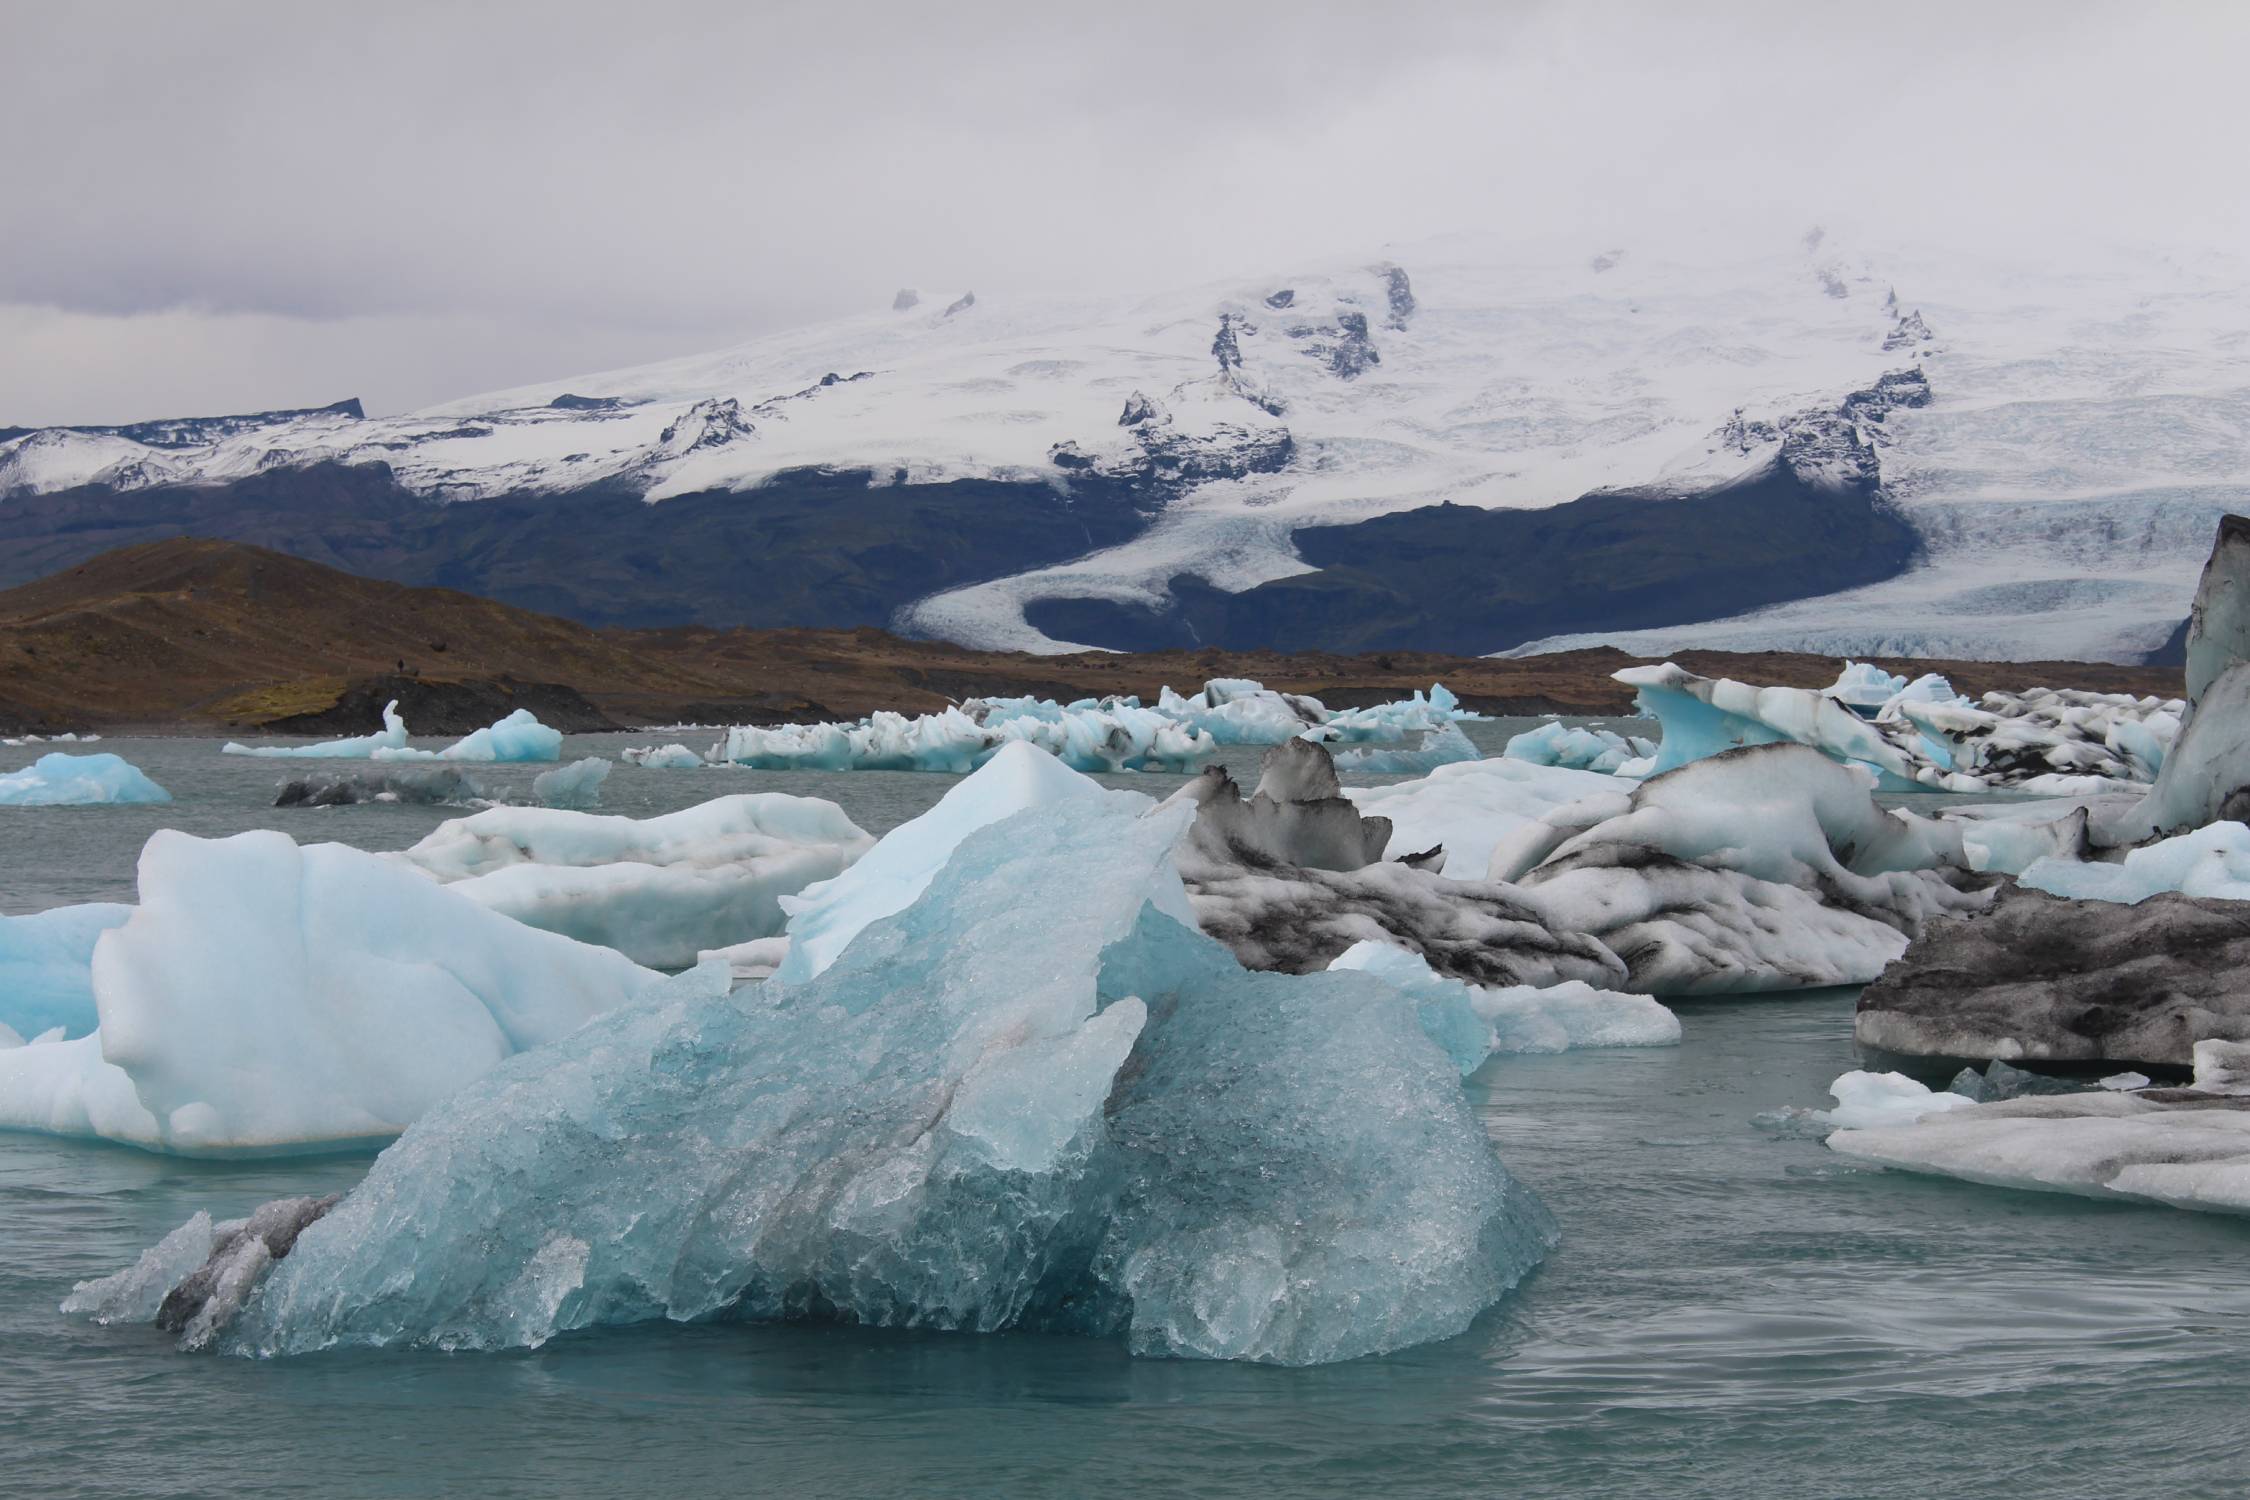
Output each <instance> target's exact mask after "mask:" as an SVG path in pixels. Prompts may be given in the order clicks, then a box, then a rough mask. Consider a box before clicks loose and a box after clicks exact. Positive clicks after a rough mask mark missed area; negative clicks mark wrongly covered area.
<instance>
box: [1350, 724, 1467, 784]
mask: <svg viewBox="0 0 2250 1500" xmlns="http://www.w3.org/2000/svg"><path fill="white" fill-rule="evenodd" d="M1483 753H1484V752H1483V751H1481V750H1479V749H1477V747H1476V745H1475V744H1474V743H1473V742H1472V741H1471V740H1470V739H1469V737H1468V736H1467V735H1465V734H1463V733H1462V732H1461V730H1460V728H1459V726H1457V725H1453V724H1448V725H1446V726H1444V727H1443V728H1441V729H1432V730H1427V731H1425V732H1423V733H1422V734H1421V736H1420V743H1419V744H1417V745H1415V746H1413V747H1411V748H1408V747H1406V746H1402V745H1365V744H1355V745H1350V746H1347V747H1346V748H1344V749H1342V750H1339V751H1337V752H1336V769H1337V770H1339V771H1357V772H1359V773H1361V774H1362V775H1370V776H1427V775H1428V774H1429V773H1430V772H1432V771H1434V770H1436V769H1437V768H1438V767H1440V766H1451V765H1458V764H1460V763H1461V762H1462V761H1468V760H1477V759H1479V758H1481V757H1482V755H1483Z"/></svg>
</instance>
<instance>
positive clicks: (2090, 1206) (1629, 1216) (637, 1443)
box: [0, 734, 2250, 1500]
mask: <svg viewBox="0 0 2250 1500" xmlns="http://www.w3.org/2000/svg"><path fill="white" fill-rule="evenodd" d="M1480 737H1482V736H1481V734H1480ZM647 742H648V737H647V736H635V737H627V738H617V737H602V738H601V739H598V740H595V739H589V740H588V741H586V742H585V744H584V748H593V749H607V750H610V751H614V748H615V747H616V746H617V745H620V744H624V743H647ZM690 742H691V743H693V741H690ZM100 748H106V749H115V750H117V751H118V752H119V753H121V754H125V755H126V756H127V757H128V758H129V759H133V760H135V761H136V762H137V763H139V764H141V765H142V766H143V767H144V768H146V769H148V770H149V771H150V773H151V774H152V775H155V776H156V778H157V779H158V780H159V781H161V782H163V783H165V784H166V785H167V786H170V787H171V788H172V790H173V791H174V792H175V794H177V795H179V796H180V797H181V799H182V800H181V801H180V803H179V804H178V805H177V806H175V807H173V808H171V809H168V810H167V809H153V810H146V811H143V810H133V809H77V810H69V811H67V812H65V811H58V812H52V813H35V814H33V815H32V816H31V817H30V818H29V819H18V818H13V817H11V818H8V819H5V820H0V910H8V911H20V910H26V909H33V908H36V907H40V906H46V905H52V904H56V903H58V902H60V901H66V900H86V899H100V898H109V897H119V896H129V893H130V888H131V861H132V856H133V854H134V853H135V852H137V850H138V848H139V843H140V840H141V839H142V838H144V837H145V836H146V834H147V832H148V830H149V829H150V828H152V827H155V826H160V825H164V824H171V825H174V826H181V827H187V828H190V829H191V830H194V831H198V832H207V833H217V832H225V831H230V830H231V829H234V828H240V827H247V826H258V825H268V826H279V827H284V828H288V829H290V830H291V831H292V832H294V833H296V834H297V835H298V836H299V837H300V838H340V839H344V840H346V841H348V842H352V843H355V844H361V845H363V846H365V847H371V848H373V847H396V846H399V845H403V844H405V843H409V842H411V841H412V840H413V839H415V838H418V837H420V835H421V834H422V833H423V832H426V831H427V830H428V828H430V827H433V826H435V824H436V823H437V822H439V821H442V819H443V818H444V817H446V816H448V815H450V814H449V811H448V810H445V809H426V808H405V807H373V808H353V809H335V810H330V811H326V812H313V811H288V810H276V809H273V808H271V807H267V806H264V805H262V801H261V798H262V799H263V800H264V801H270V794H271V787H272V784H273V783H274V781H276V780H278V779H279V778H280V776H281V775H282V774H284V770H285V768H283V767H277V766H273V765H270V764H261V763H255V762H241V761H222V760H221V758H220V757H219V756H218V755H217V751H216V746H215V745H211V744H208V743H203V742H194V741H152V742H117V743H114V744H105V745H104V746H102V747H100ZM571 749H572V750H573V751H581V749H582V747H581V745H580V744H579V743H578V742H574V743H573V745H572V747H571ZM26 758H28V757H26ZM1254 762H1255V754H1254V753H1252V754H1251V755H1249V756H1248V757H1246V758H1245V764H1246V765H1247V764H1254ZM13 763H14V762H13V761H0V765H12V764H13ZM495 780H497V781H500V782H503V783H510V784H512V781H513V780H521V781H523V782H525V783H528V780H529V772H528V771H510V770H506V769H502V770H501V771H499V772H498V773H496V774H495ZM1119 780H1120V782H1121V784H1134V785H1140V786H1144V787H1147V788H1148V789H1150V790H1161V789H1162V788H1163V786H1164V785H1165V784H1167V783H1166V782H1164V781H1159V780H1158V779H1157V778H1141V779H1138V780H1133V779H1130V778H1120V779H1119ZM950 784H951V783H950V781H949V779H947V778H935V777H918V776H882V775H877V774H872V773H861V774H859V775H856V776H807V777H783V776H760V775H755V774H752V773H734V772H711V773H696V772H642V771H638V770H636V769H635V768H632V767H626V766H620V767H619V768H618V769H617V770H616V772H615V773H613V775H612V776H611V778H610V781H609V784H608V787H607V788H606V789H605V802H606V803H607V805H608V806H609V807H611V808H612V809H613V810H619V811H635V812H645V811H654V810H657V809H658V808H660V807H664V806H674V805H684V804H686V803H688V802H692V801H694V800H698V799H700V798H701V797H704V796H709V795H714V794H715V793H716V791H717V790H720V789H732V788H736V787H741V788H745V789H753V788H770V789H774V790H788V791H811V792H816V793H817V794H819V795H825V796H831V797H834V798H836V800H838V801H840V802H842V803H843V804H844V805H845V807H846V808H847V809H848V810H850V811H851V812H852V813H853V815H854V816H855V817H857V818H859V819H860V820H861V821H862V822H863V823H864V824H865V825H866V826H868V827H870V828H876V829H879V828H882V827H888V826H890V825H891V824H894V823H896V822H897V821H899V820H900V819H901V818H903V817H906V816H911V815H912V813H913V812H915V811H918V810H919V809H920V808H921V807H922V806H926V805H927V803H928V802H929V801H930V800H934V798H935V797H936V796H937V795H938V794H939V793H941V792H942V791H943V790H944V788H945V787H946V786H947V785H950ZM1681 1013H1682V1019H1683V1021H1684V1022H1685V1026H1686V1039H1685V1041H1684V1043H1683V1045H1681V1046H1680V1047H1678V1048H1672V1049H1646V1050H1635V1051H1619V1052H1582V1053H1570V1054H1564V1055H1562V1056H1559V1057H1545V1058H1538V1057H1517V1058H1503V1059H1499V1060H1496V1061H1495V1062H1494V1063H1493V1064H1492V1065H1490V1066H1489V1067H1488V1068H1487V1069H1486V1070H1485V1071H1484V1072H1483V1073H1482V1074H1480V1075H1479V1076H1478V1078H1476V1079H1475V1080H1474V1081H1473V1082H1472V1085H1471V1087H1472V1090H1473V1092H1474V1095H1475V1097H1476V1100H1477V1104H1478V1107H1479V1110H1480V1112H1481V1114H1482V1116H1483V1118H1484V1119H1485V1121H1486V1123H1487V1126H1488V1128H1489V1129H1490V1131H1491V1134H1492V1137H1493V1140H1494V1143H1495V1145H1496V1147H1497V1149H1498V1150H1499V1151H1500V1153H1501V1155H1502V1156H1503V1157H1504V1158H1505V1159H1506V1161H1507V1162H1508V1164H1509V1166H1510V1167H1511V1169H1513V1170H1514V1171H1515V1172H1516V1174H1517V1175H1518V1176H1520V1177H1522V1178H1523V1179H1524V1180H1525V1181H1527V1182H1529V1183H1530V1184H1531V1185H1532V1186H1534V1187H1535V1188H1537V1189H1538V1191H1539V1192H1540V1193H1541V1194H1542V1195H1543V1196H1544V1197H1545V1198H1546V1200H1547V1202H1548V1204H1549V1206H1550V1207H1551V1208H1553V1210H1554V1211H1555V1214H1556V1216H1557V1218H1558V1219H1559V1220H1560V1221H1561V1224H1562V1229H1563V1236H1564V1239H1563V1243H1562V1245H1561V1247H1560V1248H1559V1249H1558V1250H1557V1251H1556V1252H1555V1253H1554V1254H1553V1256H1552V1257H1550V1259H1549V1260H1548V1261H1547V1263H1546V1264H1545V1265H1544V1266H1543V1267H1542V1268H1541V1269H1540V1270H1539V1271H1538V1272H1536V1273H1535V1274H1534V1275H1533V1276H1532V1277H1531V1278H1530V1280H1529V1281H1528V1282H1527V1283H1526V1284H1525V1286H1524V1287H1523V1288H1522V1289H1521V1291H1520V1292H1519V1293H1518V1294H1517V1295H1515V1296H1514V1297H1512V1298H1511V1299H1510V1300H1509V1301H1508V1302H1507V1303H1505V1304H1503V1305H1502V1306H1501V1307H1500V1308H1499V1309H1496V1310H1495V1311H1494V1312H1493V1313H1492V1314H1490V1315H1488V1316H1487V1317H1486V1318H1485V1319H1483V1320H1482V1321H1481V1322H1480V1323H1479V1324H1478V1325H1477V1326H1476V1327H1475V1328H1473V1329H1471V1330H1470V1332H1469V1333H1467V1334H1465V1335H1464V1336H1462V1337H1461V1338H1458V1339H1454V1340H1451V1341H1448V1342H1446V1343H1443V1344H1438V1345H1432V1346H1428V1347H1425V1348H1421V1349H1416V1350H1411V1351H1408V1352H1406V1353H1404V1354H1400V1355H1396V1356H1392V1357H1388V1358H1383V1359H1373V1360H1361V1361H1357V1362H1354V1363H1351V1364H1348V1365H1341V1366H1334V1367H1329V1368H1324V1369H1315V1370H1274V1369H1264V1368H1254V1367H1242V1366H1231V1365H1214V1364H1195V1363H1180V1362H1166V1361H1149V1360H1133V1359H1129V1358H1127V1357H1126V1356H1125V1355H1124V1354H1123V1353H1122V1352H1121V1351H1120V1350H1119V1349H1117V1348H1115V1347H1111V1346H1108V1345H1103V1344H1098V1343H1092V1342H1087V1341H1081V1340H1070V1339H1060V1338H1039V1337H1022V1336H998V1337H973V1336H961V1335H935V1334H932V1335H917V1334H902V1333H874V1332H867V1331H861V1330H850V1329H829V1328H819V1329H815V1328H791V1329H773V1328H750V1327H715V1326H714V1327H696V1328H677V1327H658V1328H649V1329H632V1330H612V1331H603V1332H596V1333H590V1334H585V1335H578V1336H573V1337H571V1338H567V1339H563V1340H559V1341H557V1342H556V1343H554V1344H551V1345H549V1346H548V1347H546V1348H544V1349H541V1350H537V1351H533V1352H529V1353H519V1354H508V1355H441V1354H430V1353H391V1354H371V1353H364V1352H359V1353H349V1354H338V1355H333V1356H315V1357H311V1358H304V1359H295V1360H286V1361H273V1362H254V1361H246V1360H236V1359H222V1358H207V1357H190V1356H185V1355H180V1354H178V1353H175V1352H174V1351H173V1350H172V1349H171V1347H170V1345H169V1343H168V1342H167V1341H166V1340H164V1339H163V1338H162V1337H161V1336H159V1335H157V1334H156V1333H154V1332H153V1330H150V1329H146V1328H119V1329H100V1328H93V1327H90V1326H87V1325H84V1324H79V1323H75V1322H71V1321H68V1320H65V1319H63V1318H62V1317H60V1316H59V1315H58V1314H57V1313H56V1312H55V1306H56V1304H57V1303H58V1302H59V1301H60V1300H61V1299H62V1297H63V1295H64V1294H65V1293H66V1292H68V1290H69V1289H70V1286H71V1284H72V1283H73V1282H74V1281H76V1280H79V1279H81V1278H84V1277H87V1276H92V1275H98V1274H102V1273H105V1272H108V1271H111V1270H114V1269H116V1268H117V1267H118V1266H120V1265H122V1264H124V1263H126V1262H128V1261H130V1260H131V1259H132V1257H133V1256H134V1255H135V1254H137V1253H138V1252H139V1251H140V1250H141V1249H143V1248H145V1247H146V1246H147V1245H149V1244H151V1243H153V1242H154V1241H155V1240H156V1239H157V1238H159V1237H160V1236H161V1235H162V1234H163V1233H165V1232H166V1231H167V1230H169V1229H171V1228H173V1227H174V1226H176V1225H177V1224H178V1223H179V1222H180V1221H182V1220H183V1219H185V1218H187V1217H188V1216H189V1215H190V1214H191V1213H193V1212H194V1211H195V1210H196V1209H199V1208H203V1209H209V1210H210V1211H212V1212H213V1213H214V1214H216V1215H222V1216H223V1215H228V1214H234V1213H239V1212H242V1211H244V1210H246V1209H247V1208H249V1207H250V1206H252V1205H253V1204H256V1203H258V1202H261V1201H263V1200H265V1199H267V1198H271V1197H275V1196H278V1195H281V1194H286V1193H300V1192H323V1191H333V1190H336V1189H340V1188H344V1187H348V1186H349V1185H350V1184H351V1183H352V1182H354V1181H356V1180H357V1178H358V1177H359V1175H360V1174H361V1173H362V1172H363V1171H364V1170H365V1167H366V1162H367V1158H365V1157H335V1158H325V1159H318V1160H294V1161H284V1162H278V1163H263V1164H259V1163H212V1162H189V1161H178V1160H171V1159H167V1158H161V1157H155V1156H150V1155H145V1154H142V1153H139V1152H133V1151H128V1150H124V1149H122V1148H112V1147H102V1146H88V1145H72V1144H68V1143H63V1142H57V1141H49V1140H44V1139H41V1138H37V1137H30V1136H8V1135H0V1430H4V1431H5V1433H6V1434H7V1437H8V1439H9V1441H8V1442H7V1443H6V1444H5V1446H4V1447H0V1493H5V1494H9V1495H15V1494H23V1495H42V1496H47V1495H55V1496H62V1495H99V1496H109V1495H120V1496H121V1495H146V1494H173V1493H194V1494H221V1493H224V1494H229V1495H259V1496H262V1495H280V1494H306V1493H315V1494H344V1495H369V1496H407V1495H414V1496H419V1495H433V1494H447V1495H451V1494H475V1495H491V1496H555V1495H616V1494H641V1493H653V1494H662V1495H666V1496H690V1495H705V1494H730V1495H735V1494H740V1495H757V1496H768V1495H771V1496H826V1495H853V1496H857V1495H869V1496H919V1495H944V1496H955V1495H959V1496H975V1495H991V1494H1034V1495H1069V1496H1078V1495H1098V1496H1142V1495H1151V1496H1154V1495H1166V1496H1169V1495H1209V1496H1258V1497H1275V1496H1297V1495H1328V1494H1354V1495H1364V1494H1382V1495H1455V1494H1474V1495H1494V1496H1534V1497H1541V1496H1603V1497H1607V1496H1622V1495H1630V1496H1644V1495H1645V1496H1664V1497H1705V1496H1708V1497H1714V1500H1716V1497H1766V1496H1772V1497H1858V1496H1870V1497H1874V1496H1883V1497H1893V1496H1902V1497H1903V1496H1911V1497H1922V1496H1948V1497H1951V1496H1987V1495H2002V1494H2006V1495H2011V1496H2014V1495H2039V1496H2042V1497H2045V1496H2066V1497H2074V1496H2088V1497H2091V1496H2112V1495H2124V1494H2128V1493H2140V1492H2149V1493H2157V1494H2164V1495H2168V1496H2191V1497H2200V1496H2232V1495H2239V1494H2242V1493H2244V1492H2245V1490H2246V1489H2250V1463H2246V1462H2245V1458H2244V1455H2245V1448H2246V1445H2250V1339H2246V1338H2245V1337H2244V1336H2243V1330H2244V1329H2245V1328H2246V1327H2250V1285H2246V1281H2250V1278H2246V1277H2245V1275H2244V1274H2243V1273H2244V1269H2245V1267H2246V1266H2250V1222H2244V1221H2239V1220H2234V1219H2227V1218H2221V1217H2217V1216H2198V1215H2192V1214H2181V1213H2177V1212H2173V1211H2170V1210H2165V1209H2159V1208H2153V1207H2136V1206H2129V1205H2121V1204H2106V1203H2097V1202H2092V1201H2088V1200H2080V1199H2075V1198H2067V1197H2061V1196H2050V1195H2038V1194H2029V1193H2017V1192H2008V1191H2001V1190H1994V1189H1984V1188H1978V1187H1973V1186H1969V1185H1965V1184H1960V1183H1953V1182H1946V1181H1940V1180H1935V1179H1926V1178H1917V1177H1912V1176H1906V1175H1901V1174H1894V1173H1887V1172H1882V1171H1877V1170H1872V1169H1867V1168H1862V1167H1857V1166H1853V1165H1850V1164H1847V1163H1845V1162H1843V1161H1841V1160H1839V1159H1837V1158H1835V1157H1832V1156H1831V1155H1829V1153H1828V1152H1827V1151H1826V1150H1825V1149H1823V1148H1822V1147H1821V1146H1820V1144H1819V1143H1818V1141H1817V1140H1808V1139H1804V1138H1800V1137H1792V1136H1787V1135H1781V1134H1775V1133H1772V1132H1769V1131H1766V1130H1762V1129H1760V1128H1759V1127H1757V1126H1754V1125H1753V1124H1752V1123H1751V1119H1752V1116H1754V1115H1756V1114H1758V1113H1760V1112H1761V1111H1765V1110H1770V1109H1774V1108H1778V1107H1780V1106H1783V1105H1790V1104H1799V1105H1805V1104H1815V1103H1819V1102H1822V1101H1823V1098H1824V1091H1825V1088H1826V1085H1827V1083H1828V1082H1829V1080H1831V1079H1832V1078H1834V1077H1835V1075H1836V1074H1837V1073H1839V1072H1842V1071H1844V1070H1845V1069H1846V1068H1849V1067H1851V1066H1853V1065H1854V1063H1855V1058H1854V1054H1853V1049H1852V1043H1851V1027H1850V1020H1851V996H1850V995H1849V994H1848V993H1842V992H1830V993H1823V994H1817V995H1811V996H1800V997H1794V998H1782V999H1757V1000H1741V1001H1706V1002H1698V1003H1689V1004H1686V1005H1683V1006H1682V1007H1681Z"/></svg>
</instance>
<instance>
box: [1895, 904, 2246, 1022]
mask: <svg viewBox="0 0 2250 1500" xmlns="http://www.w3.org/2000/svg"><path fill="white" fill-rule="evenodd" d="M2246 972H2250V908H2245V907H2244V906H2242V905H2241V904H2240V903H2239V902H2236V901H2230V900H2206V899H2201V898H2197V897H2190V896H2182V895H2177V894H2174V893H2171V892H2162V893H2159V894H2157V895H2154V896H2150V897H2148V898H2147V899H2145V900H2143V901H2141V902H2140V903H2139V904H2137V905H2130V906H2128V905H2123V904H2118V903H2113V902H2108V901H2079V900H2069V899H2065V898H2063V897H2059V896H2051V895H2048V894H2047V893H2046V892H2044V891H2041V890H2036V889H2032V888H2030V887H2028V886H2017V887H2014V888H2011V889H2007V890H2004V891H2003V892H2002V893H2001V895H2000V898H1999V900H1998V901H1997V902H1996V903H1994V905H1993V906H1992V908H1991V910H1989V911H1987V912H1985V913H1984V914H1983V915H1981V916H1977V917H1974V918H1972V919H1970V920H1968V921H1962V922H1932V923H1930V924H1929V925H1928V926H1927V927H1925V928H1924V929H1923V931H1922V932H1921V934H1920V936H1919V937H1918V938H1916V940H1915V942H1914V944H1913V945H1912V946H1911V947H1910V948H1908V949H1907V950H1906V952H1905V953H1904V954H1903V955H1902V956H1901V957H1900V958H1899V960H1898V961H1897V962H1896V963H1894V964H1893V965H1891V967H1890V968H1888V969H1886V970H1885V971H1884V972H1883V974H1882V975H1881V977H1880V978H1878V979H1877V980H1876V981H1875V982H1874V983H1873V984H1870V985H1869V986H1868V987H1867V988H1866V989H1865V990H1864V991H1862V992H1861V994H1860V997H1859V1013H1858V1015H1857V1016H1856V1017H1855V1018H1854V1023H1853V1033H1854V1035H1855V1036H1857V1037H1858V1039H1859V1042H1860V1045H1862V1046H1865V1047H1879V1048H1882V1049H1884V1050H1886V1051H1890V1052H1897V1053H1901V1054H1904V1055H1907V1056H1920V1057H1959V1058H2004V1059H2008V1060H2011V1061H2019V1062H2020V1061H2025V1060H2044V1061H2057V1062H2106V1063H2165V1064H2170V1065H2174V1066H2181V1065H2185V1064H2186V1063H2187V1062H2188V1060H2189V1058H2190V1057H2191V1056H2192V1054H2193V1049H2194V1046H2195V1044H2196V1043H2197V1042H2198V1041H2201V1040H2203V1039H2204V1038H2206V1037H2217V1038H2220V1039H2223V1040H2241V1041H2250V981H2246V980H2245V977H2244V976H2245V974H2246Z"/></svg>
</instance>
